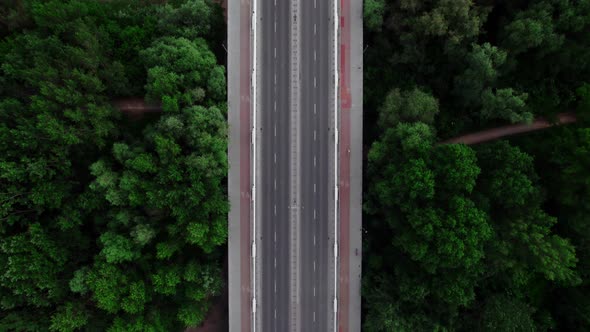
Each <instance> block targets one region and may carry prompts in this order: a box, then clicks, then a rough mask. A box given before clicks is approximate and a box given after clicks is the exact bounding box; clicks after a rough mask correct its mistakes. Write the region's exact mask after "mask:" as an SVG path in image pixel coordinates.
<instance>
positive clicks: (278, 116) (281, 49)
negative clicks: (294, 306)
mask: <svg viewBox="0 0 590 332" xmlns="http://www.w3.org/2000/svg"><path fill="white" fill-rule="evenodd" d="M260 7H261V10H262V27H261V28H262V31H261V36H262V38H261V43H260V44H261V45H260V47H261V49H260V57H261V65H260V66H259V68H260V71H261V76H260V77H261V79H262V82H260V84H259V85H260V86H261V88H262V89H261V96H262V97H261V105H260V114H261V121H262V123H261V128H262V140H261V143H260V144H261V149H262V155H261V158H262V160H261V168H262V172H261V176H260V180H259V181H260V188H261V197H260V204H262V209H261V210H262V215H261V219H260V227H261V228H262V239H261V244H262V248H261V249H262V250H261V251H260V255H261V261H262V283H261V286H262V289H261V301H262V304H261V306H262V312H261V319H262V329H263V331H287V329H288V322H289V319H288V318H289V316H288V314H289V273H288V272H289V251H288V248H289V190H290V185H289V181H288V179H289V125H290V121H289V59H290V58H289V55H290V50H289V43H288V42H289V31H290V29H289V28H290V26H289V2H288V1H272V0H266V1H261V4H260Z"/></svg>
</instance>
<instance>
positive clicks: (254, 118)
mask: <svg viewBox="0 0 590 332" xmlns="http://www.w3.org/2000/svg"><path fill="white" fill-rule="evenodd" d="M257 8H258V4H257V0H253V1H252V22H250V24H251V25H252V39H253V40H252V59H253V65H252V77H251V80H252V86H251V88H252V91H251V93H252V96H251V97H252V142H254V144H253V147H252V161H253V162H252V183H253V184H254V185H253V186H252V188H253V190H252V191H253V192H252V193H251V195H252V207H251V209H252V220H253V222H252V234H256V172H257V170H256V132H257V130H256V128H257V114H256V111H257V106H258V105H257V100H256V96H257V94H258V90H257V87H256V82H257V77H258V75H257V68H256V65H257V63H258V61H257V55H256V51H257V49H258V46H257V45H258V44H257V34H258V30H257V24H256V23H257V22H258V15H257V12H256V9H257ZM252 242H253V244H252V245H253V247H254V248H256V236H254V239H253V241H252ZM252 273H253V274H254V277H253V278H252V331H253V332H256V326H257V324H256V257H254V258H253V259H252V271H250V274H251V275H252Z"/></svg>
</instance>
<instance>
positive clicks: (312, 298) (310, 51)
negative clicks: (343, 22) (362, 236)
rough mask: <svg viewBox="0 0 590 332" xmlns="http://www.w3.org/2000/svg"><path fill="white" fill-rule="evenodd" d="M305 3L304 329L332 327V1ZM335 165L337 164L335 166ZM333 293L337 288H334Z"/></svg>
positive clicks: (303, 121) (302, 27)
mask: <svg viewBox="0 0 590 332" xmlns="http://www.w3.org/2000/svg"><path fill="white" fill-rule="evenodd" d="M300 3H301V44H300V47H301V57H300V59H301V62H300V68H301V100H300V105H301V126H300V131H301V135H300V139H301V174H300V176H299V179H300V181H301V183H300V188H301V189H300V190H301V220H300V223H301V237H300V238H299V241H300V248H301V253H300V260H301V283H300V285H301V289H300V293H301V306H300V307H301V309H300V310H301V312H300V327H301V331H330V330H332V328H333V326H331V325H329V323H330V322H329V316H328V313H329V311H328V310H332V297H331V296H330V295H331V294H328V293H329V292H328V281H329V280H332V279H330V278H333V276H330V275H329V274H328V266H329V259H330V258H331V255H332V250H331V249H332V248H331V246H330V242H329V241H330V240H329V238H328V225H329V217H330V216H329V211H330V210H329V209H333V206H331V204H330V203H331V202H332V201H331V200H330V199H329V198H330V195H331V194H332V193H333V190H332V188H330V187H329V185H330V181H329V179H330V177H329V176H330V174H333V173H331V172H329V168H330V167H331V165H330V159H329V156H330V155H333V153H334V152H333V151H330V144H329V143H330V138H331V136H332V133H331V131H330V128H329V116H330V112H333V110H331V109H330V108H329V105H330V98H331V97H333V92H332V91H330V81H329V80H330V77H331V76H330V73H331V71H330V67H329V66H330V63H329V59H330V55H331V54H332V53H331V52H332V49H331V48H330V42H329V41H330V36H329V32H330V24H331V21H329V18H330V10H331V9H330V4H331V2H330V1H327V0H300ZM332 167H333V166H332ZM332 296H333V294H332Z"/></svg>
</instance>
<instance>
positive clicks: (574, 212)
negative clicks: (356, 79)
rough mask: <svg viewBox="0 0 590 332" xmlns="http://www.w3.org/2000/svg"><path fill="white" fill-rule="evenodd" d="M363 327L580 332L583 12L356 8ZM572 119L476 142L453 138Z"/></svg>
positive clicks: (432, 4) (588, 270) (586, 239)
mask: <svg viewBox="0 0 590 332" xmlns="http://www.w3.org/2000/svg"><path fill="white" fill-rule="evenodd" d="M364 21H365V44H366V46H367V49H366V51H365V53H364V61H365V66H364V70H365V77H364V95H365V100H364V114H365V130H364V132H365V144H366V146H367V151H366V160H365V178H364V183H365V191H364V204H365V205H364V210H365V216H364V221H363V223H364V228H365V230H366V233H364V234H363V236H364V239H363V241H364V257H363V262H364V266H363V285H362V294H363V330H365V331H550V330H559V331H586V330H590V320H589V317H590V265H589V264H590V246H589V244H590V228H589V227H590V203H589V202H590V124H589V123H588V115H589V114H590V62H588V59H590V2H588V1H573V0H515V1H495V0H473V1H472V0H425V1H413V0H399V1H398V0H396V1H393V0H365V7H364ZM560 112H574V113H575V114H576V115H577V116H578V119H579V121H578V123H577V124H576V125H570V126H567V127H560V128H556V129H551V130H548V131H543V132H538V133H534V134H528V135H525V136H522V137H517V138H511V139H509V140H500V141H495V142H489V143H485V144H481V145H477V146H466V145H459V144H451V145H438V144H437V142H439V141H442V140H445V139H448V138H451V137H454V136H458V135H461V134H465V133H469V132H476V131H478V130H481V129H485V128H492V127H495V126H499V125H506V124H510V123H527V122H530V121H532V120H533V119H534V118H535V117H538V116H544V117H547V118H551V117H552V116H554V115H556V114H557V113H560Z"/></svg>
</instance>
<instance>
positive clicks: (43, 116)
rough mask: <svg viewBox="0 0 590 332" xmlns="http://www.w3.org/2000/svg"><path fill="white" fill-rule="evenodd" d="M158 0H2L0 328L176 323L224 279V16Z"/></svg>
mask: <svg viewBox="0 0 590 332" xmlns="http://www.w3.org/2000/svg"><path fill="white" fill-rule="evenodd" d="M165 2H166V3H165V4H164V3H163V1H147V0H146V1H128V0H112V1H85V0H68V1H62V0H7V1H2V4H1V5H0V38H1V39H0V188H1V190H0V191H1V192H0V266H1V267H2V272H1V273H0V331H81V330H83V331H109V332H118V331H120V332H124V331H125V332H129V331H137V332H145V331H180V330H182V329H183V328H185V327H187V326H195V325H198V324H199V323H201V322H202V321H203V319H204V317H205V315H206V313H207V311H208V309H209V308H210V306H211V302H212V299H213V298H215V297H216V296H218V295H219V294H220V292H221V290H222V288H223V287H224V278H223V276H222V269H223V259H224V255H225V244H226V241H227V212H228V203H227V193H226V186H225V183H226V176H227V175H226V174H227V167H228V166H227V154H226V153H227V152H226V151H227V128H226V127H227V123H226V122H227V121H226V112H227V103H226V83H225V67H224V66H223V63H224V62H225V52H223V49H222V46H221V45H222V42H224V40H225V22H224V19H223V12H222V9H221V8H220V7H219V5H217V4H214V3H213V2H212V1H210V0H186V1H165ZM120 97H139V98H142V99H143V98H145V99H146V100H148V101H152V102H157V103H161V105H162V114H159V115H157V116H152V117H146V118H145V119H143V120H142V121H139V122H138V121H131V120H130V119H129V118H128V117H127V116H125V115H123V114H121V112H119V111H118V110H116V109H115V108H114V107H113V106H112V105H111V101H112V100H113V99H114V98H120ZM15 115H17V116H15Z"/></svg>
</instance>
